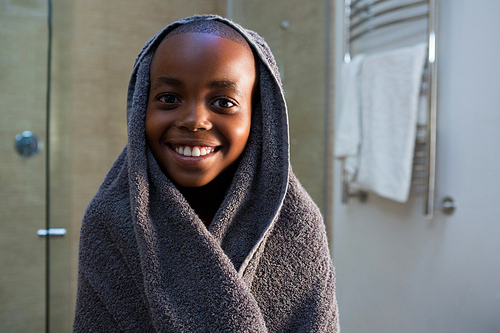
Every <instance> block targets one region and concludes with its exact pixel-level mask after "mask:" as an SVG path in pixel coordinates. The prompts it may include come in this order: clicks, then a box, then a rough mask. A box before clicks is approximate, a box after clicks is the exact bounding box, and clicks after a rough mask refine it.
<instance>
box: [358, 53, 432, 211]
mask: <svg viewBox="0 0 500 333" xmlns="http://www.w3.org/2000/svg"><path fill="white" fill-rule="evenodd" d="M426 50H427V44H425V43H422V44H418V45H415V46H411V47H406V48H401V49H398V50H391V51H386V52H383V53H378V54H374V55H370V56H366V58H365V59H364V61H363V64H362V68H361V133H362V134H361V135H362V141H361V147H360V153H359V168H358V174H357V177H356V184H355V185H357V186H356V187H360V188H364V189H368V190H371V191H373V192H375V193H377V194H378V195H380V196H382V197H385V198H388V199H392V200H395V201H398V202H406V201H407V200H408V195H409V191H410V185H411V173H412V166H413V153H414V148H415V138H416V127H417V113H418V108H419V95H420V88H421V84H422V74H423V69H424V64H425V55H426Z"/></svg>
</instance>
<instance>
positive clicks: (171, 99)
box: [158, 94, 181, 104]
mask: <svg viewBox="0 0 500 333" xmlns="http://www.w3.org/2000/svg"><path fill="white" fill-rule="evenodd" d="M158 100H159V101H160V102H163V103H166V104H175V103H180V102H181V101H180V100H179V99H178V98H177V97H176V96H175V95H172V94H165V95H161V96H160V97H159V98H158Z"/></svg>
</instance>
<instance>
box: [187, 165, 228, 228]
mask: <svg viewBox="0 0 500 333" xmlns="http://www.w3.org/2000/svg"><path fill="white" fill-rule="evenodd" d="M235 172H236V168H235V167H231V168H230V169H228V170H226V171H224V172H223V173H222V174H220V175H219V176H217V178H215V179H214V180H212V181H211V182H210V183H208V184H207V185H204V186H200V187H182V186H179V185H177V188H178V189H179V191H180V192H181V193H182V195H184V197H185V198H186V199H187V201H188V202H189V205H190V206H191V207H192V208H193V209H194V211H195V212H196V214H198V216H199V217H200V219H201V220H202V221H203V223H204V224H205V225H206V226H207V228H208V226H209V225H210V223H211V222H212V220H213V218H214V216H215V214H216V213H217V210H218V209H219V207H220V205H221V204H222V201H223V200H224V197H225V195H226V192H227V190H228V188H229V185H231V182H232V181H233V177H234V173H235Z"/></svg>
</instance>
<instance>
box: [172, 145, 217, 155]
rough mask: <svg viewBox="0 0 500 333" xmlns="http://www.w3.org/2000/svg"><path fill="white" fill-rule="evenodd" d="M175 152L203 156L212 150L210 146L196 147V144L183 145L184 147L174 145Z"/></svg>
mask: <svg viewBox="0 0 500 333" xmlns="http://www.w3.org/2000/svg"><path fill="white" fill-rule="evenodd" d="M174 150H175V152H176V153H178V154H180V155H184V156H193V157H199V156H205V155H208V154H210V153H212V152H213V151H214V149H213V148H212V147H201V148H200V147H198V146H194V147H191V146H185V147H176V148H174Z"/></svg>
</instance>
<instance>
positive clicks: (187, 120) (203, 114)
mask: <svg viewBox="0 0 500 333" xmlns="http://www.w3.org/2000/svg"><path fill="white" fill-rule="evenodd" d="M209 117H210V110H208V108H207V107H206V106H205V105H204V103H201V102H193V103H191V104H190V105H188V106H187V107H186V108H185V109H184V110H182V111H181V114H180V116H179V119H178V121H177V127H179V128H185V129H188V130H189V131H192V132H196V131H203V130H209V129H211V128H212V123H211V122H210V119H209Z"/></svg>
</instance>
